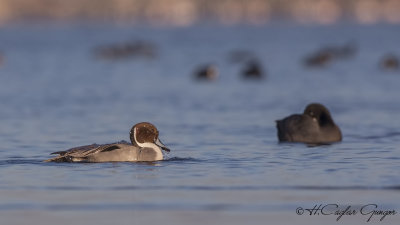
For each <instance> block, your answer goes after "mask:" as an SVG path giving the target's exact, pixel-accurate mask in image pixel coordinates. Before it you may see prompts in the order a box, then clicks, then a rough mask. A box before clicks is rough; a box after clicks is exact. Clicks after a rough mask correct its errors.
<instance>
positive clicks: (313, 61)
mask: <svg viewBox="0 0 400 225" xmlns="http://www.w3.org/2000/svg"><path fill="white" fill-rule="evenodd" d="M356 51H357V48H356V46H355V44H354V43H353V42H350V43H348V44H345V45H343V46H327V47H324V48H322V49H320V50H318V51H316V52H315V53H313V54H310V55H309V56H307V57H306V58H305V60H304V64H305V65H306V66H307V67H324V66H327V65H329V64H330V63H332V62H333V61H335V60H340V59H347V58H350V57H352V56H354V55H355V53H356Z"/></svg>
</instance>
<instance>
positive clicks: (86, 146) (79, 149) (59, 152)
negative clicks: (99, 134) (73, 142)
mask: <svg viewBox="0 0 400 225" xmlns="http://www.w3.org/2000/svg"><path fill="white" fill-rule="evenodd" d="M100 146H101V145H99V144H96V143H94V144H91V145H82V146H78V147H75V148H70V149H68V150H65V151H58V152H52V153H50V154H51V155H65V154H68V153H73V152H83V151H87V150H91V149H95V148H97V147H100Z"/></svg>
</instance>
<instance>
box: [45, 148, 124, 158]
mask: <svg viewBox="0 0 400 225" xmlns="http://www.w3.org/2000/svg"><path fill="white" fill-rule="evenodd" d="M120 148H121V144H105V145H98V144H91V145H84V146H79V147H76V148H71V149H69V150H66V151H59V152H53V153H51V154H59V156H56V157H54V158H51V159H48V160H46V161H45V162H86V161H87V157H88V156H90V155H93V154H97V153H100V152H109V151H113V150H116V149H120Z"/></svg>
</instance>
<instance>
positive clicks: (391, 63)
mask: <svg viewBox="0 0 400 225" xmlns="http://www.w3.org/2000/svg"><path fill="white" fill-rule="evenodd" d="M380 66H381V68H382V69H385V70H398V69H399V67H400V60H399V58H398V57H397V56H395V55H394V54H387V55H385V56H384V57H383V58H382V60H381V62H380Z"/></svg>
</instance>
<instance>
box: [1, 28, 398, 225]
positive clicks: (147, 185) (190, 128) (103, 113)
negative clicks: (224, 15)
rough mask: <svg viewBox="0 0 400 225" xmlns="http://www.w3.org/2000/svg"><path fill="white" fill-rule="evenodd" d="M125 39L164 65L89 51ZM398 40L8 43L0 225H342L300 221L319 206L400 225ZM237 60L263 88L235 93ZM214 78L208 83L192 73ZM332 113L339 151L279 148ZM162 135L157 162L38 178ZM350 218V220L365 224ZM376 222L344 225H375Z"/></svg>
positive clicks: (73, 33)
mask: <svg viewBox="0 0 400 225" xmlns="http://www.w3.org/2000/svg"><path fill="white" fill-rule="evenodd" d="M129 40H146V41H149V42H152V43H154V45H155V46H156V50H157V57H156V58H154V59H148V58H132V59H125V60H119V61H107V60H101V59H98V58H96V57H95V56H94V55H93V50H94V49H95V48H96V47H98V46H102V45H107V44H112V43H121V42H125V41H129ZM398 40H400V29H399V27H398V26H389V25H374V26H372V25H371V26H358V25H335V26H326V27H315V26H294V25H268V26H264V27H247V26H236V27H220V26H198V27H190V28H179V29H178V28H147V27H124V26H99V25H81V26H76V25H62V26H51V25H47V26H25V25H15V26H8V27H2V28H0V50H1V52H2V54H3V55H4V58H5V61H4V63H3V65H1V67H0V121H1V126H0V143H1V147H0V218H1V221H2V222H1V223H2V224H3V223H4V224H28V223H29V224H270V223H271V224H293V222H296V224H321V223H323V224H338V222H337V221H336V216H334V215H330V216H321V215H319V216H318V215H314V216H309V215H306V214H303V215H301V216H299V215H297V214H296V209H297V208H298V207H303V208H312V207H314V205H319V204H339V205H341V206H347V205H351V206H352V207H355V208H357V207H358V208H360V207H361V206H363V205H366V204H372V203H373V204H377V205H378V206H379V208H380V209H387V210H389V209H393V210H397V212H399V211H400V203H399V202H400V195H399V190H400V176H399V173H398V171H399V169H400V154H399V153H400V149H399V143H400V130H399V128H400V97H399V96H400V88H399V87H400V71H393V72H388V71H383V70H381V69H380V68H379V60H380V59H381V57H382V56H383V55H385V54H386V53H389V52H392V53H394V54H397V55H400V48H399V45H398ZM349 41H353V42H355V43H356V46H357V48H358V51H357V53H356V55H355V56H354V58H350V59H346V60H338V61H336V62H333V63H332V64H331V65H329V66H327V67H324V68H315V69H309V68H305V67H304V66H303V64H302V60H303V58H304V56H306V55H308V54H310V53H312V52H314V51H316V50H318V49H319V48H321V47H323V46H326V45H343V44H346V43H348V42H349ZM235 50H246V51H251V52H254V54H255V55H257V56H258V58H259V59H260V61H261V62H262V64H263V66H264V69H265V70H266V71H267V73H268V74H267V78H266V79H265V80H262V81H244V80H242V79H240V76H239V75H240V71H241V70H242V68H243V65H242V64H233V63H232V62H230V61H229V53H230V52H232V51H235ZM205 63H214V64H215V65H216V66H217V67H218V69H219V72H220V77H219V79H218V80H217V81H215V82H196V81H195V80H194V79H193V71H194V70H195V68H197V67H198V66H199V65H201V64H205ZM311 102H320V103H323V104H324V105H326V106H327V107H328V108H329V109H330V111H331V113H332V115H333V118H334V120H335V122H336V123H337V124H338V125H339V126H340V127H341V130H342V133H343V137H344V139H343V142H341V143H338V144H334V145H327V146H317V147H308V146H306V145H303V144H280V143H278V141H277V135H276V128H275V122H274V121H275V120H277V119H281V118H283V117H285V116H288V115H290V114H293V113H301V112H302V111H303V110H304V107H305V106H306V105H307V104H308V103H311ZM141 121H149V122H152V123H153V124H155V125H156V126H157V128H158V129H159V131H160V139H161V140H162V141H163V142H164V144H166V145H167V146H168V147H169V148H171V153H170V154H168V155H167V160H165V161H161V162H156V163H101V164H100V163H95V164H68V163H64V164H62V163H61V164H60V163H58V164H57V163H44V162H43V160H45V159H48V158H49V157H50V156H49V153H51V152H54V151H59V150H64V149H68V148H71V147H74V146H78V145H85V144H92V143H99V144H102V143H109V142H115V141H119V140H122V139H124V140H128V139H129V137H128V135H129V130H130V128H131V126H132V125H133V124H135V123H138V122H141ZM358 208H357V209H358ZM367 219H368V218H367V216H365V215H360V213H358V215H354V216H344V217H343V218H341V219H340V221H341V222H344V223H351V224H364V223H366V220H367ZM372 221H373V223H374V224H375V223H382V224H399V221H400V214H399V213H397V214H396V215H393V216H387V217H386V218H384V220H383V221H382V222H379V217H373V218H372Z"/></svg>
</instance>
